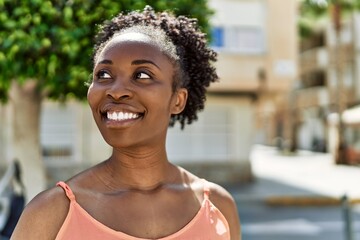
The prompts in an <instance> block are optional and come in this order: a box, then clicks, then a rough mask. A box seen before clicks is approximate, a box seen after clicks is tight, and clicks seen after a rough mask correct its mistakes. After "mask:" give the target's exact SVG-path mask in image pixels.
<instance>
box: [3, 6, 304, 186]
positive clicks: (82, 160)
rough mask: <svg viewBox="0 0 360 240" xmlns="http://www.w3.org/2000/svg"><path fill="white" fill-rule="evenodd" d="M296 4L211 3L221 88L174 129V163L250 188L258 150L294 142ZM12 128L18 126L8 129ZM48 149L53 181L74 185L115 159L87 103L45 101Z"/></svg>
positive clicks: (217, 86)
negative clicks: (78, 176)
mask: <svg viewBox="0 0 360 240" xmlns="http://www.w3.org/2000/svg"><path fill="white" fill-rule="evenodd" d="M296 2H297V1H296V0H210V1H209V5H210V7H211V8H213V9H214V10H215V15H214V17H213V19H212V21H211V24H212V26H213V31H212V47H213V48H214V49H216V50H217V51H218V53H219V57H218V62H217V63H216V67H217V69H218V74H219V76H220V81H219V83H216V84H214V85H213V86H211V88H210V90H209V94H208V97H207V105H206V107H205V110H204V111H203V112H202V113H200V115H199V120H198V121H197V122H195V123H194V124H192V125H190V126H186V127H185V130H183V131H181V130H180V128H179V126H178V125H177V126H175V127H174V128H172V129H170V130H169V136H168V141H167V147H168V154H169V159H170V160H171V161H173V162H175V163H178V164H180V165H183V166H184V167H186V168H188V169H189V170H190V171H193V172H194V173H196V174H198V175H200V176H203V177H205V178H208V179H210V180H213V181H216V182H219V183H221V182H229V181H247V180H249V179H251V177H252V174H251V166H250V161H249V154H250V150H251V146H252V145H253V144H254V143H262V144H275V140H276V137H277V136H282V137H283V139H289V138H290V135H291V121H292V118H291V114H289V109H291V108H290V107H292V102H291V101H290V99H289V97H288V96H289V94H288V92H289V91H290V90H291V88H292V84H293V82H294V79H295V78H296V75H297V69H296V68H297V62H296V61H297V31H296ZM3 111H6V109H4V110H3ZM4 121H5V120H4ZM3 124H5V125H3ZM6 124H8V126H9V124H10V120H8V122H7V123H1V125H2V126H6ZM5 129H6V128H3V131H2V135H0V143H1V141H3V140H2V139H1V137H3V139H4V136H10V135H11V134H10V132H8V131H7V130H6V131H5ZM0 133H1V132H0ZM139 134H141V133H139ZM41 142H42V146H43V155H44V161H45V163H46V165H47V167H48V169H49V170H50V171H49V173H50V175H49V177H50V181H57V180H59V179H64V178H67V177H69V176H71V175H73V174H74V173H76V172H77V171H79V170H81V169H82V168H84V167H87V166H89V165H93V164H96V163H98V162H100V161H102V160H104V159H105V158H107V157H108V156H109V155H110V153H111V152H110V151H111V149H110V147H109V146H107V144H106V143H105V142H104V141H103V139H102V137H101V135H100V133H99V131H98V129H97V127H96V125H95V123H94V121H93V118H92V114H91V112H90V110H89V107H88V106H87V104H86V103H79V102H69V103H66V104H65V105H62V104H60V103H54V102H45V103H44V105H43V114H42V123H41ZM284 142H286V141H284ZM3 146H6V147H3V149H1V150H2V151H3V152H0V158H8V157H9V156H11V153H10V151H11V147H10V146H7V145H6V144H5V145H3Z"/></svg>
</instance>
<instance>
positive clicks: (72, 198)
mask: <svg viewBox="0 0 360 240" xmlns="http://www.w3.org/2000/svg"><path fill="white" fill-rule="evenodd" d="M56 186H59V187H61V188H62V189H64V191H65V194H66V196H67V197H68V198H69V200H70V201H75V195H74V193H73V191H72V190H71V188H70V187H69V185H67V184H66V183H65V182H61V181H60V182H58V183H57V184H56Z"/></svg>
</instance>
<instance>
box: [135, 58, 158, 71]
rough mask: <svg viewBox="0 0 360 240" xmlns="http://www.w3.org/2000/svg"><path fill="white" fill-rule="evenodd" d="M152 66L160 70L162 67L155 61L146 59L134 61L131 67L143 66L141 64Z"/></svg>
mask: <svg viewBox="0 0 360 240" xmlns="http://www.w3.org/2000/svg"><path fill="white" fill-rule="evenodd" d="M144 63H145V64H152V65H154V66H155V67H157V68H158V69H160V67H159V66H158V65H156V64H155V63H154V62H153V61H150V60H146V59H139V60H134V61H132V63H131V65H141V64H144Z"/></svg>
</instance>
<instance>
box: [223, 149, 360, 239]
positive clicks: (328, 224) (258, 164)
mask: <svg viewBox="0 0 360 240" xmlns="http://www.w3.org/2000/svg"><path fill="white" fill-rule="evenodd" d="M328 157H329V156H328V155H326V154H309V153H306V154H305V155H304V154H301V155H300V156H299V155H297V156H282V155H278V154H277V153H276V151H273V150H271V149H267V148H261V147H260V148H259V147H257V148H255V149H254V152H253V154H252V159H251V161H252V164H253V172H254V175H255V176H254V181H253V182H251V183H246V184H241V185H240V186H227V189H229V190H230V192H231V193H232V194H233V196H234V198H235V200H236V202H237V205H238V210H239V215H240V219H241V224H242V238H243V240H289V239H294V240H307V239H311V240H355V239H360V205H356V204H352V205H351V204H349V205H348V206H349V208H348V209H349V211H348V212H346V208H345V207H343V205H342V202H341V201H340V199H341V197H342V196H343V195H344V194H347V195H348V197H349V200H350V201H351V200H354V199H357V198H358V195H357V193H358V189H357V186H356V185H357V184H358V183H359V182H360V169H359V167H354V166H352V167H349V166H346V167H344V166H334V165H333V163H331V162H329V159H328ZM265 159H266V160H265ZM311 164H313V166H314V167H311V168H309V166H311ZM320 164H323V165H324V166H322V167H320ZM325 166H328V167H325ZM340 175H341V176H342V178H339V176H340ZM295 176H298V178H296V177H295ZM287 179H288V181H287ZM349 179H351V180H354V179H355V180H358V181H357V182H353V183H351V184H350V183H348V182H347V181H348V180H349ZM334 181H336V184H334V183H333V182H334ZM310 182H312V183H313V184H312V185H311V184H309V183H310ZM319 182H321V183H322V184H324V186H322V185H321V184H320V183H319ZM331 186H333V187H331ZM338 193H342V194H338ZM274 199H275V200H274ZM319 199H320V200H321V201H319ZM334 199H335V200H338V202H335V203H334ZM271 200H272V201H271ZM316 200H317V201H316ZM346 213H349V214H350V216H349V215H346ZM348 228H350V230H347V229H348ZM349 234H351V235H349Z"/></svg>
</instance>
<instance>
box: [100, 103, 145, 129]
mask: <svg viewBox="0 0 360 240" xmlns="http://www.w3.org/2000/svg"><path fill="white" fill-rule="evenodd" d="M144 115H145V111H143V110H142V111H141V110H138V109H137V108H135V107H133V106H130V105H124V104H107V105H105V106H104V107H103V108H102V109H101V110H100V116H101V119H102V120H103V121H104V122H105V124H106V126H107V127H109V128H119V127H126V126H129V125H131V124H133V123H135V122H137V121H139V120H141V119H142V118H143V117H144ZM109 117H110V118H109Z"/></svg>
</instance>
